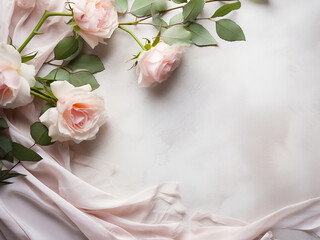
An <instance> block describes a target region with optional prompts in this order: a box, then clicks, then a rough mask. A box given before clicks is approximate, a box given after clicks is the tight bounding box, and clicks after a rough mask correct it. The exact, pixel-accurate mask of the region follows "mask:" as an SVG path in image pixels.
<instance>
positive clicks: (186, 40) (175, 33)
mask: <svg viewBox="0 0 320 240" xmlns="http://www.w3.org/2000/svg"><path fill="white" fill-rule="evenodd" d="M191 37H192V35H191V33H190V32H189V31H188V30H187V29H186V28H185V27H183V26H181V25H177V26H172V27H170V28H168V30H166V31H165V32H164V34H163V35H162V40H163V41H165V42H166V43H168V44H169V45H172V44H175V43H183V44H191V43H192V41H191Z"/></svg>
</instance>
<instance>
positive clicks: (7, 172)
mask: <svg viewBox="0 0 320 240" xmlns="http://www.w3.org/2000/svg"><path fill="white" fill-rule="evenodd" d="M20 163H21V162H20V160H19V161H18V162H17V163H16V164H15V165H13V166H12V167H11V168H9V169H8V170H7V171H6V173H5V174H3V175H1V176H0V178H4V177H5V176H7V175H8V174H9V173H10V172H11V170H12V169H14V168H15V167H16V166H17V165H18V164H20Z"/></svg>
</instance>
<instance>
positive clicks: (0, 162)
mask: <svg viewBox="0 0 320 240" xmlns="http://www.w3.org/2000/svg"><path fill="white" fill-rule="evenodd" d="M2 167H3V162H2V161H0V170H1V169H2Z"/></svg>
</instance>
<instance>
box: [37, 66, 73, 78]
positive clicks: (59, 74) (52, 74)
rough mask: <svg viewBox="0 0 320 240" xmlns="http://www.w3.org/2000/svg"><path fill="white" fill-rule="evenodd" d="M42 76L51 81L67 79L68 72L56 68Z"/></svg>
mask: <svg viewBox="0 0 320 240" xmlns="http://www.w3.org/2000/svg"><path fill="white" fill-rule="evenodd" d="M43 78H44V79H47V80H52V81H55V80H56V81H64V80H66V81H69V78H70V73H69V72H68V71H66V70H64V69H62V68H56V69H53V70H52V71H51V72H50V73H49V74H48V75H47V76H45V77H43Z"/></svg>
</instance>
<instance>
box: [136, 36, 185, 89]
mask: <svg viewBox="0 0 320 240" xmlns="http://www.w3.org/2000/svg"><path fill="white" fill-rule="evenodd" d="M184 48H185V45H182V44H174V45H172V46H170V45H168V44H166V43H164V42H159V43H158V44H157V45H156V46H155V47H153V48H151V49H150V50H149V51H144V52H142V53H141V54H140V56H139V58H138V65H137V75H138V78H139V79H138V83H139V84H140V85H141V86H143V87H150V86H154V85H156V84H158V83H162V82H163V81H165V80H166V79H167V78H168V77H169V76H170V74H171V73H172V72H173V71H174V70H175V69H176V68H177V67H178V65H179V63H180V60H181V56H182V52H183V49H184Z"/></svg>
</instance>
